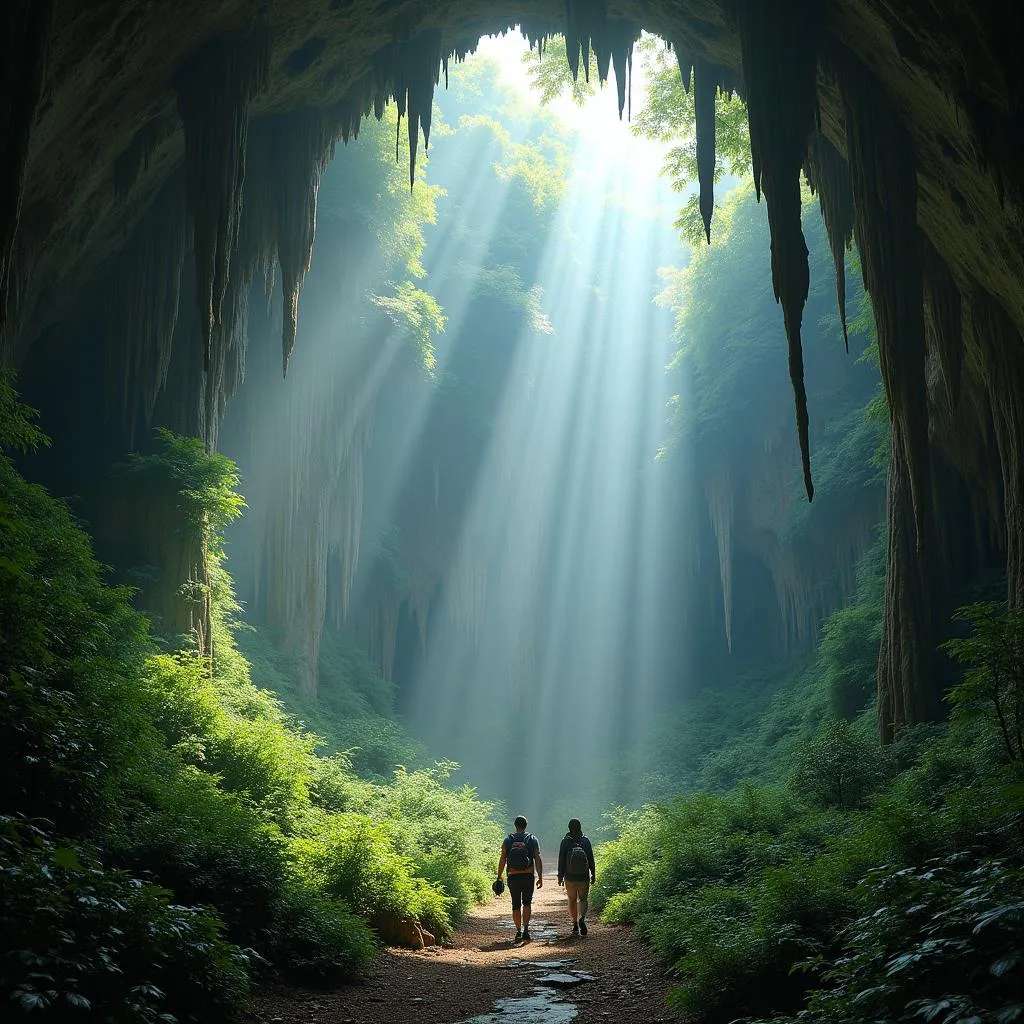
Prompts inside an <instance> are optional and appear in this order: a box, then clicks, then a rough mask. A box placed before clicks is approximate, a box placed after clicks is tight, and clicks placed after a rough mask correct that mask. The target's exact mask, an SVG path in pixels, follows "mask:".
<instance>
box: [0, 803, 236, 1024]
mask: <svg viewBox="0 0 1024 1024" xmlns="http://www.w3.org/2000/svg"><path fill="white" fill-rule="evenodd" d="M0 879H2V882H3V889H2V892H3V899H2V900H0V992H4V993H10V998H11V999H12V1000H13V1001H14V1002H15V1004H16V1005H17V1006H18V1007H19V1008H20V1010H21V1012H22V1013H25V1014H30V1015H31V1019H33V1020H35V1019H37V1018H38V1019H41V1020H64V1019H70V1018H72V1017H74V1019H79V1018H80V1017H81V1013H82V1011H89V1010H94V1011H95V1012H97V1013H99V1014H100V1015H101V1017H102V1019H103V1020H108V1021H116V1022H125V1024H128V1022H130V1024H136V1022H138V1024H155V1022H156V1021H165V1020H167V1019H168V1018H167V1017H166V1014H167V1012H168V1011H169V1010H173V1013H174V1015H175V1016H176V1017H177V1018H178V1019H179V1020H209V1019H211V1017H224V1016H230V1015H233V1014H234V1013H235V1012H237V1011H238V1010H239V1009H241V1008H242V1006H243V1004H244V1002H245V1000H246V997H247V995H248V989H249V974H248V965H249V956H248V955H247V954H246V953H243V952H242V951H241V950H239V949H238V948H237V947H235V946H232V945H230V944H229V943H227V942H225V941H224V939H223V938H222V937H221V930H222V928H221V923H220V921H218V920H217V918H216V917H215V916H213V915H212V914H210V913H209V912H208V911H207V910H204V909H202V908H199V907H191V906H180V905H174V906H172V905H171V904H170V898H171V893H170V892H169V891H168V890H166V889H163V888H159V887H157V886H154V885H150V884H148V883H146V882H142V881H140V880H138V879H136V878H133V877H131V876H130V875H129V874H127V873H126V872H123V871H110V870H107V869H105V868H104V866H103V865H102V864H101V863H100V861H99V860H98V858H97V857H96V855H95V853H94V852H93V851H92V850H90V849H89V848H87V847H85V846H83V845H80V844H75V845H63V846H58V845H57V844H56V843H55V842H54V841H53V840H52V838H51V837H50V836H48V835H47V834H46V833H45V832H44V831H42V830H41V829H40V828H38V827H35V826H32V825H30V824H29V823H27V822H25V821H24V820H18V819H14V818H11V817H8V816H5V817H2V818H0Z"/></svg>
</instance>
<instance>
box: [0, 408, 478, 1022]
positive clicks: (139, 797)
mask: <svg viewBox="0 0 1024 1024" xmlns="http://www.w3.org/2000/svg"><path fill="white" fill-rule="evenodd" d="M0 401H2V402H3V403H4V406H3V409H2V410H0V434H2V436H0V445H2V448H3V451H2V452H0V519H2V525H3V529H2V531H0V583H2V586H0V779H2V783H0V799H2V803H0V881H2V885H3V893H4V899H3V900H2V901H0V902H2V904H3V906H2V907H0V990H2V991H0V997H2V998H3V999H4V1001H5V1004H6V1001H7V999H8V998H9V997H10V996H11V995H12V994H13V996H14V999H15V1004H16V1006H17V1007H18V1008H19V1009H18V1012H20V1013H32V1014H34V1015H36V1016H40V1015H42V1016H44V1017H46V1019H64V1018H65V1017H66V1016H68V1015H70V1014H72V1013H75V1012H79V1011H81V1010H85V1009H89V1008H91V1010H92V1012H93V1013H94V1014H95V1015H96V1017H97V1019H102V1020H110V1021H125V1022H132V1024H134V1022H150V1021H156V1020H170V1019H172V1018H173V1019H179V1020H182V1021H184V1020H193V1019H194V1020H199V1019H202V1020H207V1019H210V1018H211V1015H213V1016H214V1017H217V1018H218V1019H219V1018H227V1017H229V1016H231V1015H232V1014H234V1013H235V1012H236V1011H237V1010H238V1009H240V1008H241V1007H242V1006H243V1005H244V1002H245V999H246V994H247V991H248V986H249V979H250V974H251V972H252V971H253V970H255V969H257V968H258V967H260V966H261V965H266V964H269V965H270V966H271V967H272V968H273V969H275V970H276V971H278V972H279V973H280V974H281V975H282V976H283V977H286V978H287V977H293V978H301V979H302V980H305V981H316V982H329V981H334V980H337V979H338V978H340V977H344V976H345V975H347V974H349V973H351V972H352V971H354V970H357V969H358V968H359V967H360V966H361V965H363V964H365V962H366V960H367V959H368V957H369V956H370V955H371V954H372V952H373V949H374V947H375V940H374V938H373V935H372V932H371V931H370V929H369V927H368V923H367V921H366V920H364V919H363V918H361V917H360V916H359V913H358V911H362V912H363V913H364V914H370V913H371V912H374V910H375V908H377V907H382V906H387V907H390V908H394V909H395V910H396V911H400V912H401V913H403V914H420V915H421V916H422V917H423V919H424V920H425V921H426V922H427V923H428V924H429V925H431V926H433V927H435V928H436V929H437V930H438V931H441V932H444V931H445V930H446V929H450V928H451V925H452V922H453V920H454V919H455V918H456V917H457V916H458V915H459V914H461V913H464V912H465V909H466V908H467V907H468V905H469V903H470V902H471V901H472V900H473V899H476V898H479V897H480V896H481V895H482V892H481V889H482V885H481V884H480V879H481V878H483V877H486V873H487V871H488V870H489V868H490V866H491V865H490V864H489V863H488V862H489V860H490V859H492V857H493V854H492V853H491V852H490V851H488V853H487V855H485V854H484V846H485V845H491V843H490V840H491V839H492V838H493V833H494V831H495V830H496V828H497V826H496V825H494V823H493V822H490V821H489V820H488V815H489V813H490V810H491V808H490V805H488V804H485V803H482V802H480V801H477V800H476V799H475V796H474V794H473V793H472V791H471V790H468V789H462V790H458V789H453V788H450V787H448V785H447V782H448V778H449V776H450V774H451V771H452V770H453V767H454V766H451V765H441V766H439V767H438V768H437V769H435V770H434V771H433V772H410V773H404V774H403V775H402V777H401V778H399V779H396V780H394V782H390V783H387V784H374V783H372V782H368V781H365V780H363V779H360V778H359V777H358V776H357V775H356V772H355V760H354V757H353V756H346V755H345V754H343V753H335V754H333V755H332V756H330V757H324V758H321V757H319V756H318V755H317V752H316V750H317V747H318V746H320V745H322V741H321V740H320V739H319V738H318V737H316V736H314V735H312V734H310V733H309V732H307V731H306V730H304V729H303V728H301V727H300V726H299V725H297V724H296V722H295V721H294V720H293V719H292V718H291V717H290V716H289V715H288V714H287V713H286V712H285V710H284V709H283V707H282V705H281V703H280V702H279V700H278V699H277V698H276V697H275V696H274V695H273V694H271V693H269V692H267V691H266V690H263V689H260V688H259V687H258V686H256V685H254V683H253V681H252V678H251V676H250V666H249V662H248V661H247V660H246V659H245V657H244V656H243V655H242V654H241V652H240V651H239V650H238V647H237V645H236V642H235V633H236V632H244V625H243V624H242V623H241V622H240V620H239V618H238V616H239V614H240V609H239V608H238V605H237V602H236V601H235V598H234V591H233V586H232V583H231V579H230V576H229V575H228V573H227V571H226V569H225V567H224V559H223V549H222V546H221V536H222V534H221V531H222V529H223V527H224V526H225V525H226V524H227V523H228V522H230V521H231V520H232V519H233V518H234V517H236V516H237V515H238V514H240V513H241V510H242V508H243V503H242V500H241V497H240V496H239V495H238V494H237V492H236V490H235V487H236V484H237V473H236V471H235V468H234V466H233V464H232V463H230V462H229V461H228V460H226V459H221V458H220V457H219V456H217V457H211V456H208V455H207V454H206V453H205V451H204V450H203V449H202V446H201V445H200V444H199V443H198V442H193V441H192V440H190V439H183V438H177V437H175V436H174V435H171V434H167V433H164V434H161V435H159V448H158V450H157V452H156V453H155V454H153V455H147V456H137V457H133V458H132V459H131V460H130V461H129V463H128V464H127V465H126V467H124V469H125V471H126V472H128V473H139V474H146V479H147V482H150V481H151V482H152V483H153V484H154V486H157V487H160V488H162V489H163V490H164V491H166V492H167V493H169V494H172V495H173V494H175V493H177V494H180V496H181V500H182V502H183V505H184V506H185V507H187V510H188V517H189V521H190V522H191V523H192V524H194V525H195V526H196V527H197V528H198V529H201V530H202V531H203V533H204V538H205V540H206V541H207V543H206V545H205V547H206V552H207V558H208V565H207V574H208V576H209V579H210V595H211V598H212V605H213V608H212V623H211V625H212V653H209V652H208V653H206V654H205V656H203V657H200V656H198V655H197V654H196V653H195V652H194V651H189V650H182V651H177V652H171V653H159V652H158V651H157V650H156V647H155V645H154V644H153V643H152V642H151V641H150V640H149V638H148V637H147V634H146V622H145V620H144V619H143V618H142V617H141V616H139V615H138V614H137V613H135V612H134V611H133V610H132V609H131V607H130V604H129V593H128V591H126V590H125V589H114V588H110V587H107V586H106V585H105V584H104V583H103V580H102V575H101V571H100V567H99V566H98V565H97V564H96V562H95V560H94V559H93V556H92V553H91V550H90V546H89V542H88V539H87V538H86V536H85V535H84V533H82V531H81V530H80V529H79V527H78V526H77V525H76V524H75V523H74V522H73V520H72V518H71V516H70V514H69V512H68V510H67V508H66V506H64V505H63V504H62V503H60V502H58V501H56V500H54V499H53V498H51V497H50V496H49V495H48V494H46V492H45V491H44V490H42V488H39V487H35V486H33V485H30V484H28V483H26V482H25V481H24V480H23V479H22V478H21V477H20V475H19V474H18V473H17V472H16V470H15V469H14V466H13V464H12V462H11V460H10V458H9V457H8V456H7V454H6V449H7V448H10V447H12V446H13V444H14V443H15V442H16V443H17V444H19V445H22V446H24V445H31V444H33V443H41V442H40V438H38V437H36V436H35V435H34V434H33V433H32V430H31V429H29V428H31V413H30V412H29V411H28V410H25V409H23V408H21V407H20V406H18V405H17V403H16V401H15V400H14V399H13V398H12V397H11V396H10V393H9V392H7V391H4V392H3V393H2V394H0ZM345 657H348V663H349V666H354V665H359V666H362V667H361V668H360V669H359V671H355V672H352V673H350V675H353V676H355V677H357V678H356V683H355V684H354V686H353V687H351V688H350V690H349V692H350V694H352V695H353V698H354V699H355V700H357V701H358V702H360V704H361V706H362V707H363V709H364V710H365V712H366V716H367V718H368V719H369V720H370V721H374V722H383V723H384V724H385V725H387V726H389V727H392V728H393V729H395V730H396V735H397V734H398V732H400V730H399V727H398V725H397V723H396V722H395V721H394V720H393V719H391V718H389V717H387V715H389V714H391V713H392V705H393V693H392V691H391V690H390V688H388V687H387V686H385V685H383V683H382V681H381V680H380V679H379V675H377V674H376V673H375V672H374V673H367V672H366V671H365V666H363V665H362V663H359V662H358V659H356V658H355V656H354V655H351V654H349V655H345V656H343V657H342V660H344V658H345ZM363 661H364V662H365V659H363ZM271 667H272V668H280V667H282V666H280V665H278V666H271ZM285 667H286V666H285ZM328 675H329V673H328ZM395 750H397V747H396V746H395V745H394V744H392V749H390V750H389V751H388V760H387V766H386V768H384V767H383V766H382V771H386V772H387V773H388V774H389V775H390V773H391V772H392V770H393V766H394V764H395V763H396V762H395V760H393V759H392V754H393V753H394V752H395ZM382 756H383V754H382ZM29 815H33V816H37V817H33V818H32V819H31V820H30V819H29V817H28V816H29ZM403 816H404V817H405V818H406V819H407V820H402V818H403ZM427 817H430V818H431V820H432V821H433V822H434V823H435V824H438V823H439V824H440V825H441V826H443V828H444V829H445V830H446V832H450V833H451V835H452V836H454V837H455V840H453V841H449V840H440V839H438V840H434V839H433V838H430V834H429V832H428V830H427V827H426V824H425V821H426V819H427ZM354 822H358V823H359V827H360V828H363V827H364V826H365V829H366V830H367V832H366V834H367V836H369V839H368V840H367V841H366V842H360V843H356V844H349V845H347V846H346V845H344V844H342V846H341V847H340V848H339V849H338V850H337V851H334V853H335V854H336V856H335V858H334V861H333V862H332V860H331V858H330V857H327V859H326V861H324V862H323V864H321V862H320V861H319V860H318V859H317V858H318V857H319V856H320V853H323V848H322V843H323V842H324V841H325V840H327V841H331V840H333V838H339V839H341V838H344V837H351V836H352V835H353V834H354V828H355V826H354V825H353V823H354ZM415 830H419V831H415ZM414 834H415V835H416V836H418V837H419V838H418V839H417V840H416V842H415V843H413V842H412V839H411V837H412V836H413V835H414ZM484 836H487V837H489V838H488V841H487V843H486V844H485V840H484V838H483V837H484ZM311 851H313V852H311ZM316 851H320V853H317V852H316ZM344 857H348V858H349V859H348V860H344ZM342 861H344V863H345V865H346V867H345V871H347V872H348V875H346V874H345V871H341V870H340V869H339V867H338V865H339V864H341V863H342ZM345 878H349V879H350V880H351V878H355V879H356V880H357V881H356V882H353V883H352V884H349V882H346V881H345ZM374 894H376V895H374ZM169 1015H171V1016H169Z"/></svg>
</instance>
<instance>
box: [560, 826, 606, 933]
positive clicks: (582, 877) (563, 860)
mask: <svg viewBox="0 0 1024 1024" xmlns="http://www.w3.org/2000/svg"><path fill="white" fill-rule="evenodd" d="M563 881H564V882H565V894H566V896H568V897H569V916H570V917H571V918H572V933H573V935H576V934H577V933H579V934H580V935H586V934H587V903H588V901H589V898H590V887H591V886H592V885H593V884H594V882H596V881H597V869H596V867H595V865H594V848H593V846H591V845H590V840H589V839H588V838H587V837H586V836H585V835H584V834H583V826H582V825H581V824H580V820H579V818H573V819H572V820H570V822H569V831H568V832H567V833H566V834H565V838H564V839H563V840H562V845H561V846H559V848H558V884H559V885H561V884H562V883H563ZM577 907H578V908H579V917H577V916H576V914H577Z"/></svg>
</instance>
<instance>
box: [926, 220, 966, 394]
mask: <svg viewBox="0 0 1024 1024" xmlns="http://www.w3.org/2000/svg"><path fill="white" fill-rule="evenodd" d="M921 271H922V281H923V286H924V295H925V300H926V302H927V309H928V313H929V316H930V320H931V327H932V337H933V338H934V339H935V347H936V351H937V353H938V357H939V365H940V366H941V367H942V383H943V387H944V391H945V396H946V402H947V404H948V406H949V411H950V414H952V413H953V411H954V410H955V409H956V404H957V402H958V401H959V399H960V375H961V368H962V365H963V352H964V339H963V308H962V307H963V303H962V301H961V298H960V289H959V288H958V287H957V283H956V281H955V280H954V278H953V275H952V274H951V273H950V270H949V267H948V266H947V265H946V262H945V260H943V258H942V257H941V256H940V255H939V253H938V251H937V250H936V248H935V246H934V245H933V244H932V242H931V239H930V238H928V236H927V235H925V234H924V233H923V232H922V233H921Z"/></svg>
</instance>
